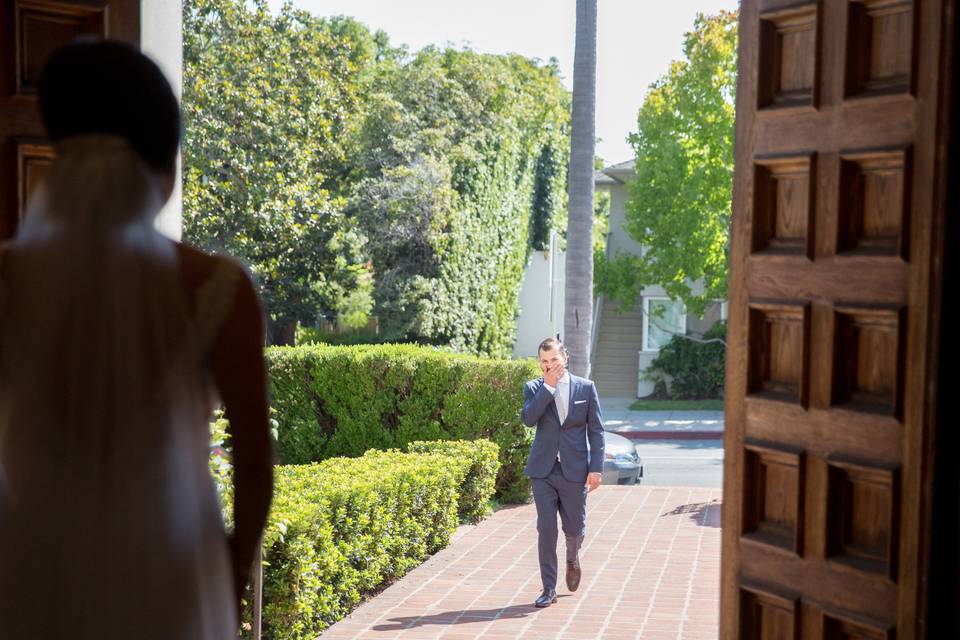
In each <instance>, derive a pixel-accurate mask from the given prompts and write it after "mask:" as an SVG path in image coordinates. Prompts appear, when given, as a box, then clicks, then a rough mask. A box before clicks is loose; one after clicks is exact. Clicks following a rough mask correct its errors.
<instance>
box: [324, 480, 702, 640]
mask: <svg viewBox="0 0 960 640" xmlns="http://www.w3.org/2000/svg"><path fill="white" fill-rule="evenodd" d="M720 498H721V491H720V490H719V489H705V488H686V487H643V486H640V487H626V486H624V487H615V486H604V487H601V488H600V489H599V490H597V491H595V492H594V493H591V494H590V497H589V499H588V500H587V512H588V513H587V537H586V542H585V543H584V547H583V549H582V551H581V564H582V565H583V580H582V582H581V584H580V588H579V589H578V590H577V592H576V593H569V592H568V591H567V589H566V586H565V584H564V579H563V572H564V568H563V567H564V565H563V536H562V534H561V536H560V544H559V548H558V554H559V559H560V578H559V582H560V584H559V585H558V588H557V593H558V596H559V600H558V602H557V604H554V605H552V606H551V607H548V608H546V609H537V608H535V607H534V606H533V605H532V603H533V601H534V599H536V597H537V596H538V595H539V594H540V588H541V587H540V573H539V565H538V563H537V544H536V543H537V531H536V525H535V522H536V518H535V514H536V512H535V509H534V506H533V505H532V504H530V505H523V506H516V507H508V508H505V509H502V510H500V511H498V512H497V513H496V514H494V515H493V516H491V517H490V518H488V519H487V520H485V521H483V522H482V523H480V524H479V525H477V526H467V527H461V528H460V529H459V530H458V531H457V533H456V535H455V536H454V540H453V541H452V543H451V544H450V546H449V547H447V548H446V549H444V550H443V551H441V552H439V553H438V554H436V555H435V556H433V557H432V558H430V559H429V560H428V561H427V562H425V563H424V564H423V565H421V566H420V567H418V568H417V569H415V570H414V571H412V572H410V573H409V574H407V575H406V576H405V577H404V578H403V579H401V580H399V581H398V582H396V583H395V584H393V585H392V586H390V587H389V588H388V589H386V590H384V591H383V592H382V593H380V594H379V595H377V596H376V597H374V598H372V599H371V600H370V601H368V602H366V603H364V604H363V605H361V606H360V607H359V608H357V609H356V611H354V612H353V614H351V615H350V617H348V618H346V619H344V620H341V621H340V622H338V623H337V624H336V625H334V626H332V627H331V628H330V629H328V630H327V631H326V632H324V633H323V635H322V640H336V639H351V640H352V639H363V640H366V639H373V638H380V639H383V638H401V639H402V638H418V639H419V638H443V639H445V640H477V639H486V638H489V639H491V640H492V639H499V640H507V639H512V638H529V639H532V640H549V639H551V638H564V639H566V640H581V639H582V640H587V639H591V640H592V639H594V638H604V639H608V640H621V639H628V638H630V639H641V638H642V639H643V640H660V639H666V638H670V639H671V640H675V639H682V640H706V639H708V638H717V635H718V634H717V624H718V618H719V614H718V612H719V582H720Z"/></svg>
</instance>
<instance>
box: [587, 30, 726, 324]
mask: <svg viewBox="0 0 960 640" xmlns="http://www.w3.org/2000/svg"><path fill="white" fill-rule="evenodd" d="M683 53H684V57H683V59H682V60H679V61H675V62H673V63H672V64H671V65H670V69H669V71H667V73H666V74H665V75H663V76H662V77H661V78H660V79H659V80H657V81H656V82H655V83H654V84H653V85H651V87H650V91H649V93H648V94H647V97H646V99H645V101H644V104H643V106H642V107H641V109H640V112H639V114H638V117H637V125H638V130H637V131H636V132H635V133H633V134H631V136H630V142H631V143H632V145H633V147H634V150H635V152H636V164H635V167H636V177H635V179H634V180H633V181H632V182H631V183H630V184H629V190H630V196H629V199H628V202H627V211H626V219H627V222H626V229H627V232H628V233H629V234H630V235H631V236H632V237H633V238H634V239H636V240H637V241H638V242H639V243H640V244H641V246H643V247H645V252H644V253H643V255H642V256H628V255H620V256H613V257H612V260H611V262H610V263H609V264H606V265H604V266H603V268H602V269H600V270H599V271H600V272H601V273H600V277H598V284H599V285H600V288H601V290H602V291H603V292H604V293H605V294H608V295H611V296H613V297H614V298H618V299H620V300H621V302H622V303H623V304H624V306H629V305H632V303H633V300H634V299H635V297H636V295H637V294H638V293H639V291H640V289H641V288H642V287H644V286H649V285H660V286H662V287H663V288H664V289H665V291H666V292H667V294H668V295H669V296H671V297H672V298H674V299H677V300H682V301H683V302H684V303H685V304H686V305H687V307H688V308H689V309H690V310H691V311H692V312H695V313H699V314H702V313H703V311H704V309H705V307H706V305H707V303H708V302H709V301H710V300H711V299H718V298H725V297H726V293H727V257H728V251H729V229H730V216H731V195H732V189H733V134H734V130H733V127H734V93H735V89H736V78H737V13H736V12H721V13H719V14H717V15H714V16H705V15H702V14H701V15H698V16H697V19H696V21H695V23H694V28H693V30H692V31H691V32H689V33H687V34H686V35H685V37H684V45H683ZM701 279H702V281H703V285H704V289H703V292H702V293H700V294H698V293H697V292H696V291H695V289H694V288H693V287H692V284H693V283H694V282H695V281H697V280H701Z"/></svg>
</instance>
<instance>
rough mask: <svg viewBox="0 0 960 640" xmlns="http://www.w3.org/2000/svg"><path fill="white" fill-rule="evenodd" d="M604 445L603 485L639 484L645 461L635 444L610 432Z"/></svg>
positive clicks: (607, 433)
mask: <svg viewBox="0 0 960 640" xmlns="http://www.w3.org/2000/svg"><path fill="white" fill-rule="evenodd" d="M604 443H605V444H604V453H605V455H604V460H603V484H638V483H639V482H640V478H642V477H643V460H641V459H640V456H639V455H638V454H637V448H636V447H635V446H634V444H633V442H631V441H630V440H628V439H627V438H624V437H623V436H620V435H617V434H615V433H610V432H609V431H608V432H606V434H605V440H604Z"/></svg>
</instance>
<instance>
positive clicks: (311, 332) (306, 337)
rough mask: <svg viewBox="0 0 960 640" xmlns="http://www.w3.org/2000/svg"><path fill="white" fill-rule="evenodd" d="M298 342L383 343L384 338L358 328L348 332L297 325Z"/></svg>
mask: <svg viewBox="0 0 960 640" xmlns="http://www.w3.org/2000/svg"><path fill="white" fill-rule="evenodd" d="M295 342H296V344H298V345H305V344H337V345H347V344H381V343H383V342H384V339H383V338H382V337H381V336H379V335H377V334H376V333H372V332H370V331H365V330H358V331H348V332H346V333H332V332H330V331H324V330H323V329H318V328H316V327H305V326H303V325H302V324H301V325H297V334H296V340H295Z"/></svg>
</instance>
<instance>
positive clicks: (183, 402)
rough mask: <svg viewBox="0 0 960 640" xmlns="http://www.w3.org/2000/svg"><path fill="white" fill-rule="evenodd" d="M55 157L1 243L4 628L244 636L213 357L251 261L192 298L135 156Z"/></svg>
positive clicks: (113, 149)
mask: <svg viewBox="0 0 960 640" xmlns="http://www.w3.org/2000/svg"><path fill="white" fill-rule="evenodd" d="M58 154H59V157H58V159H57V160H56V161H55V163H54V164H53V165H52V166H51V167H50V169H49V170H48V172H47V175H46V176H45V178H44V182H43V184H42V185H41V187H40V188H39V189H38V190H37V192H36V193H35V194H34V195H33V198H32V202H31V206H30V209H29V211H28V214H27V216H26V217H25V220H24V223H23V226H22V228H21V232H20V233H19V235H18V236H17V239H16V240H14V241H13V242H12V243H10V244H9V245H7V246H6V247H4V248H3V249H2V251H0V635H2V637H4V638H24V639H26V638H31V639H32V638H38V639H53V640H59V639H61V638H62V639H67V638H70V639H71V640H74V639H76V640H80V639H87V638H91V639H92V638H97V639H98V640H113V639H119V638H124V639H140V638H143V639H152V638H156V639H160V638H163V639H165V640H170V639H185V640H192V639H197V640H225V639H226V638H232V637H235V636H236V632H237V621H236V611H235V605H234V603H233V596H232V593H233V587H232V575H231V569H230V563H229V559H228V550H227V541H226V537H225V534H224V529H223V523H222V519H221V515H220V510H219V507H218V503H217V497H216V493H215V489H214V484H213V482H212V480H211V477H210V474H209V470H208V451H209V432H208V421H209V418H210V412H211V408H212V405H211V400H212V385H211V380H210V375H209V372H208V369H207V366H206V360H207V355H208V352H209V349H210V346H211V344H212V343H213V341H214V339H215V338H216V336H217V333H218V331H219V330H220V328H221V326H222V324H223V322H224V320H225V317H226V314H227V313H228V312H229V308H230V305H231V303H232V300H233V298H234V291H235V288H236V284H237V278H238V276H239V272H238V268H237V267H236V266H235V265H233V264H232V263H229V262H227V261H225V260H224V261H221V262H220V264H219V266H218V267H217V268H216V269H215V270H214V272H213V275H212V276H211V277H210V278H209V279H208V280H207V281H206V283H205V284H203V285H202V286H201V287H200V289H199V292H198V294H197V295H196V296H194V300H192V301H191V300H189V299H188V298H189V296H188V295H187V293H186V289H185V286H184V284H183V279H182V275H181V270H180V265H179V263H178V258H177V252H176V247H175V245H174V244H173V243H172V242H171V241H170V240H168V239H166V238H164V237H163V236H162V235H161V234H159V233H158V232H157V231H156V230H155V227H154V218H155V216H156V214H157V212H158V211H159V209H160V207H161V205H162V202H161V197H160V189H159V187H158V186H157V181H156V179H155V178H154V176H153V175H152V174H151V173H149V172H148V171H147V170H146V169H145V168H144V166H143V165H142V163H141V162H140V160H139V157H138V156H137V155H136V154H135V153H134V152H133V151H132V150H131V149H130V148H129V146H128V145H127V144H126V143H125V142H124V141H123V140H121V139H119V138H115V137H110V136H83V137H79V138H75V139H70V140H68V141H67V142H66V144H63V145H61V146H60V147H59V148H58Z"/></svg>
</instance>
